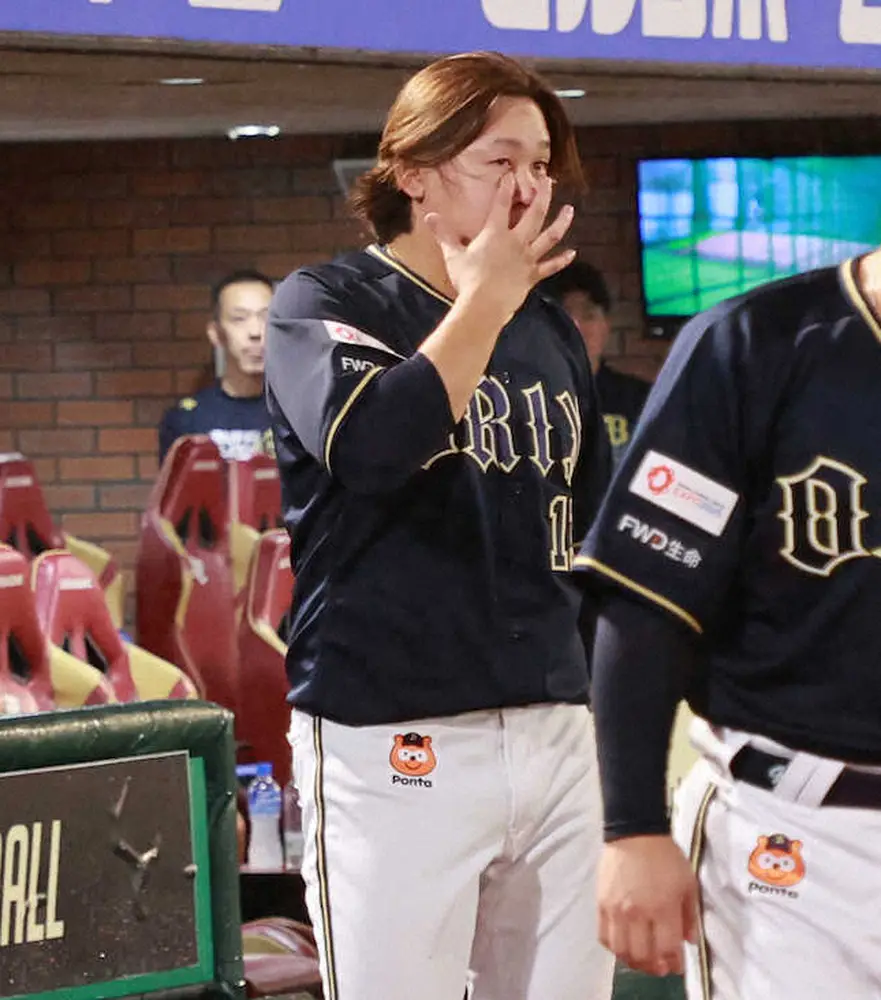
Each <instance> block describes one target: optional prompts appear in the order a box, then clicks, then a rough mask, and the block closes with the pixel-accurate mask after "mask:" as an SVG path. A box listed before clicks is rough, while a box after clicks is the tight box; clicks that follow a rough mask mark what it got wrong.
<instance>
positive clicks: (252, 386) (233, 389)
mask: <svg viewBox="0 0 881 1000" xmlns="http://www.w3.org/2000/svg"><path fill="white" fill-rule="evenodd" d="M220 388H221V389H223V391H224V392H225V393H226V394H227V396H232V397H233V398H235V399H249V398H252V397H254V396H261V395H262V394H263V376H262V375H246V374H245V373H244V372H240V371H238V370H237V369H230V370H229V371H227V372H226V373H225V374H224V376H223V378H222V379H221V380H220Z"/></svg>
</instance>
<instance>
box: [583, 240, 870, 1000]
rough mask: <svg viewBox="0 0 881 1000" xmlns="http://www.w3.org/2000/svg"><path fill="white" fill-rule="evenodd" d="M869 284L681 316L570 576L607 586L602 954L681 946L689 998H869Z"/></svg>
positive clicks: (862, 278)
mask: <svg viewBox="0 0 881 1000" xmlns="http://www.w3.org/2000/svg"><path fill="white" fill-rule="evenodd" d="M879 289H881V252H876V253H872V254H870V255H868V256H866V257H864V258H861V259H859V260H854V261H850V262H847V263H846V264H844V265H843V266H842V267H841V268H840V269H832V268H830V269H826V270H820V271H816V272H813V273H809V274H806V275H804V276H799V277H795V278H791V279H788V280H786V281H782V282H779V283H775V284H772V285H769V286H766V287H763V288H760V289H758V290H755V291H753V292H750V293H748V294H746V295H744V296H742V297H740V298H737V299H734V300H732V301H730V302H728V303H725V304H723V305H720V306H718V307H716V308H715V309H713V310H712V311H710V312H709V313H707V314H705V315H702V316H700V317H698V318H696V319H695V320H693V321H692V322H691V323H689V324H688V325H687V326H686V327H685V328H684V330H683V331H682V332H681V333H680V335H679V338H678V340H677V342H676V343H675V345H674V347H673V349H672V351H671V354H670V356H669V358H668V360H667V362H666V364H665V365H664V367H663V369H662V371H661V373H660V375H659V377H658V381H657V383H656V385H655V387H654V389H653V391H652V394H651V395H650V396H649V399H648V402H647V404H646V407H645V410H644V411H643V415H642V418H641V421H640V425H639V428H638V430H637V433H636V436H635V438H634V440H633V442H632V443H631V445H630V449H629V450H628V452H627V455H626V456H625V459H624V462H623V464H622V466H621V467H620V468H619V469H618V471H617V473H616V476H615V479H614V481H613V484H612V486H611V488H610V491H609V494H608V496H607V499H606V500H605V502H604V505H603V508H602V512H601V514H600V516H599V518H598V520H597V521H596V523H595V524H594V527H593V529H592V531H591V533H590V535H589V537H588V540H587V543H586V545H585V547H584V549H583V552H582V554H581V555H580V556H579V557H578V560H577V562H578V563H579V565H581V566H583V567H584V568H585V569H587V570H589V571H591V572H592V573H593V574H594V575H595V576H596V578H597V579H598V580H601V581H605V582H606V583H607V584H608V593H607V597H606V599H605V601H604V604H603V610H602V614H601V617H600V620H599V623H598V626H597V639H596V649H595V658H594V674H593V692H592V693H593V700H594V708H595V713H596V717H597V732H598V739H599V746H600V769H601V773H602V782H603V795H604V804H605V823H606V838H607V841H608V843H607V845H606V847H605V849H604V853H603V859H602V864H601V869H600V890H599V901H600V912H601V918H600V920H601V935H602V940H603V941H604V942H605V943H606V944H607V945H608V946H609V948H611V949H612V950H613V951H614V952H615V953H616V954H618V955H619V956H620V957H621V958H622V959H624V960H625V961H626V962H628V963H629V964H630V965H632V966H634V967H636V968H639V969H643V970H646V971H649V972H656V973H664V972H670V971H678V969H679V968H680V966H681V963H682V943H683V940H685V941H688V942H690V943H689V944H688V945H687V946H686V948H685V958H686V973H687V976H686V978H687V985H688V994H689V997H690V998H691V1000H698V998H710V997H712V998H714V1000H795V998H798V1000H820V998H824V1000H825V998H827V997H830V996H836V995H837V996H841V997H847V998H857V997H869V996H878V995H881V949H879V947H878V935H877V933H876V928H877V925H878V919H877V917H878V912H877V906H878V903H877V900H878V898H879V892H881V864H879V861H881V858H879V848H878V843H879V831H881V812H879V810H881V679H879V671H878V664H879V662H881V631H879V628H878V593H879V590H881V449H879V447H878V436H879V433H881V392H879V385H881V326H879V320H878V317H879V314H881V308H879V304H881V293H879ZM682 696H685V697H686V698H687V700H688V702H689V703H690V705H691V707H692V709H693V710H694V712H695V713H696V714H697V715H698V716H699V717H700V718H698V719H696V720H695V722H694V725H693V741H694V743H695V746H696V748H697V749H698V750H699V751H700V753H701V758H700V760H699V761H698V763H697V764H696V765H695V767H694V769H693V770H692V771H691V773H690V774H689V776H688V777H687V778H686V780H685V782H684V784H683V785H682V786H681V788H680V791H679V793H678V796H677V800H676V808H675V811H674V819H673V827H674V835H675V838H676V841H678V845H679V846H677V845H676V843H674V840H673V839H671V836H670V832H669V823H668V817H667V813H666V804H665V799H664V786H665V775H664V766H665V760H666V750H667V746H668V743H669V739H670V733H671V725H672V720H673V717H674V711H675V708H676V705H677V701H678V699H679V698H680V697H682ZM693 869H694V871H696V872H697V878H695V875H694V874H693ZM698 899H700V906H698Z"/></svg>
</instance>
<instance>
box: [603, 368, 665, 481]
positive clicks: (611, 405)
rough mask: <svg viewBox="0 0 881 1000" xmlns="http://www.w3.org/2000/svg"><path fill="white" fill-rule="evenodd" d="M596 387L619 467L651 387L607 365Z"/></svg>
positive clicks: (614, 458)
mask: <svg viewBox="0 0 881 1000" xmlns="http://www.w3.org/2000/svg"><path fill="white" fill-rule="evenodd" d="M595 384H596V389H597V395H598V396H599V400H600V409H601V410H602V411H603V420H604V421H605V422H606V431H607V433H608V435H609V443H610V444H611V446H612V457H613V460H614V463H615V465H617V464H618V463H619V462H620V461H621V459H622V458H623V457H624V452H625V450H626V448H627V445H628V444H629V443H630V438H631V437H632V436H633V431H634V429H635V427H636V422H637V420H639V415H640V413H641V412H642V408H643V406H644V405H645V401H646V397H647V396H648V394H649V389H651V385H650V384H649V383H648V382H644V381H643V380H642V379H641V378H636V376H635V375H627V374H625V373H624V372H619V371H616V370H615V369H614V368H610V367H609V366H608V365H607V364H606V363H605V361H604V362H603V363H602V364H601V365H600V367H599V369H598V371H597V373H596V376H595Z"/></svg>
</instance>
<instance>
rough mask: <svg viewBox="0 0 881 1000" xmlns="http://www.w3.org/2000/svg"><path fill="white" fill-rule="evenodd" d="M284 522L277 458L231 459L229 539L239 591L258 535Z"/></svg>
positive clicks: (258, 456)
mask: <svg viewBox="0 0 881 1000" xmlns="http://www.w3.org/2000/svg"><path fill="white" fill-rule="evenodd" d="M283 526H284V525H283V523H282V518H281V489H280V487H279V481H278V466H277V465H276V463H275V459H274V458H272V457H270V456H269V455H263V454H259V455H254V456H253V457H252V458H250V459H248V461H246V462H230V463H229V543H230V553H231V555H232V564H233V575H234V579H235V586H236V593H238V592H239V591H240V590H241V588H242V587H244V585H245V579H246V577H247V575H248V567H249V566H250V565H251V556H252V555H253V552H254V546H255V545H256V544H257V540H258V538H259V537H260V536H261V535H262V534H263V532H264V531H270V530H272V529H274V528H281V527H283Z"/></svg>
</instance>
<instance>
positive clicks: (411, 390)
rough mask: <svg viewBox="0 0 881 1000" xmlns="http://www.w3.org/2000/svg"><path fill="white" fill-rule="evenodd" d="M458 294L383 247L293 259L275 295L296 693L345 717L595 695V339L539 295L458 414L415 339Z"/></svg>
mask: <svg viewBox="0 0 881 1000" xmlns="http://www.w3.org/2000/svg"><path fill="white" fill-rule="evenodd" d="M450 304H451V303H450V301H449V300H448V299H447V298H446V297H445V296H443V295H442V294H440V293H439V292H438V291H436V290H435V289H433V288H431V287H430V286H429V285H427V284H426V283H425V282H424V281H423V280H422V279H421V278H419V277H418V276H417V275H416V274H414V273H413V272H411V271H409V270H408V269H407V268H406V267H404V266H403V265H402V264H401V263H400V262H399V261H397V260H396V259H394V258H392V257H391V256H390V255H388V254H387V253H386V252H385V251H384V250H383V249H381V248H379V247H370V248H368V249H367V250H365V251H362V252H358V253H354V254H350V255H347V256H345V257H342V258H340V259H338V260H337V261H334V262H333V263H330V264H326V265H322V266H319V267H315V268H311V269H302V270H300V271H298V272H296V273H294V274H293V275H291V276H290V277H289V278H288V279H287V280H286V281H285V282H284V283H283V284H282V285H281V287H280V288H279V289H278V290H277V292H276V295H275V297H274V300H273V304H272V308H271V311H270V322H269V329H268V333H267V367H266V382H267V401H268V406H269V411H270V415H271V417H272V421H273V428H274V433H275V439H276V454H277V459H278V464H279V469H280V472H281V485H282V497H283V503H284V509H285V520H286V524H287V526H288V529H289V531H290V534H291V539H292V564H293V568H294V572H295V575H296V588H295V595H294V607H293V616H292V617H293V621H292V631H291V637H290V645H289V651H288V657H287V669H288V675H289V679H290V683H291V701H292V702H293V703H294V704H295V705H296V706H297V707H298V708H299V709H302V710H304V711H307V712H311V713H314V714H318V715H321V716H324V717H327V718H331V719H335V720H337V721H340V722H344V723H347V724H352V725H355V724H379V723H383V722H392V721H399V720H405V719H416V718H424V717H427V716H445V715H453V714H457V713H460V712H466V711H471V710H477V709H485V708H501V707H506V706H513V705H521V704H530V703H535V702H574V703H578V702H584V700H585V698H586V696H587V671H586V663H585V653H584V648H583V643H582V640H581V638H580V635H579V629H578V617H579V613H580V611H581V606H582V584H583V581H582V580H581V579H580V578H578V577H576V576H575V575H574V574H573V573H572V561H573V553H574V548H573V539H580V538H582V537H583V535H584V533H585V532H586V529H587V527H588V524H589V521H590V519H591V517H592V515H593V513H594V511H595V509H596V506H597V505H598V501H599V498H600V496H601V495H602V492H603V490H604V488H605V486H606V474H607V473H606V470H607V466H608V445H607V442H606V440H605V435H604V433H603V429H602V422H601V418H600V416H599V413H598V410H597V406H596V400H595V397H594V390H593V384H592V379H591V375H590V370H589V365H588V361H587V356H586V353H585V351H584V347H583V345H582V343H581V340H580V337H579V335H578V332H577V330H576V329H575V327H574V326H573V325H572V324H571V322H570V321H569V320H568V318H567V317H566V316H565V314H564V313H563V312H562V311H561V310H560V309H559V308H558V307H557V306H556V305H554V304H552V303H550V302H548V301H547V300H545V299H544V298H542V297H540V296H539V295H537V294H533V295H531V296H530V297H529V298H528V299H527V301H526V303H525V304H524V306H523V307H522V308H521V310H520V311H519V312H518V313H517V315H516V316H515V317H514V318H513V319H512V320H511V322H510V323H509V324H508V325H507V326H506V327H505V329H504V330H503V331H502V333H501V335H500V337H499V339H498V342H497V345H496V348H495V350H494V352H493V355H492V358H491V360H490V363H489V365H488V367H487V370H486V373H485V376H484V378H483V379H482V380H481V382H480V384H479V386H478V388H477V390H476V392H475V394H474V397H473V399H472V401H471V404H470V406H469V408H468V411H467V413H466V415H465V417H464V418H463V419H462V420H461V421H460V422H459V423H458V425H456V424H455V423H454V420H453V417H452V414H451V412H450V407H449V401H448V397H447V393H446V390H445V388H444V386H443V383H442V382H441V379H440V376H439V375H438V373H437V370H436V369H435V368H434V366H433V365H432V364H431V362H430V361H429V360H428V359H427V357H426V356H425V355H423V354H422V353H420V352H418V351H417V348H418V347H419V345H420V344H421V343H422V341H423V340H425V338H426V337H427V336H428V335H429V334H430V333H431V332H432V331H433V330H434V329H435V328H436V327H437V326H438V324H439V323H440V322H441V320H442V319H443V318H444V316H445V314H446V312H447V310H448V309H449V306H450Z"/></svg>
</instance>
